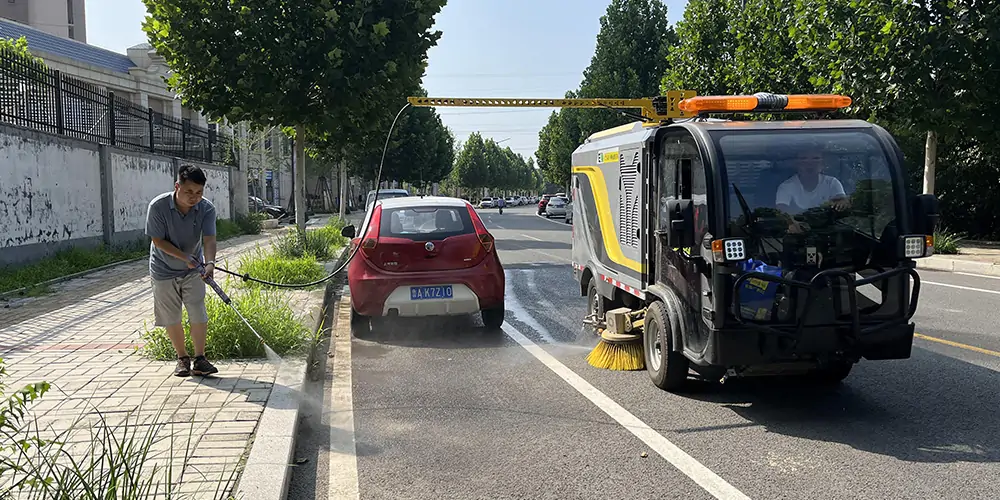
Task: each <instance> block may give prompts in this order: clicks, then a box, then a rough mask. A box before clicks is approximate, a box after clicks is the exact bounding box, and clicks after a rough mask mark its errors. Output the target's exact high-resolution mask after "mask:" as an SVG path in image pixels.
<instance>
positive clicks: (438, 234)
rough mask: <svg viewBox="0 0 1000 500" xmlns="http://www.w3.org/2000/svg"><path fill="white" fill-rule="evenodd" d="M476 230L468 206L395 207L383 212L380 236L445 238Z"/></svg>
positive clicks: (419, 239)
mask: <svg viewBox="0 0 1000 500" xmlns="http://www.w3.org/2000/svg"><path fill="white" fill-rule="evenodd" d="M475 232H476V230H475V227H474V226H473V225H472V218H471V217H470V216H469V211H468V209H466V208H465V207H440V206H426V207H405V208H394V209H391V210H384V211H383V212H382V220H381V223H380V224H379V236H385V237H389V238H406V239H410V240H413V241H430V240H442V239H445V238H449V237H451V236H458V235H460V234H470V233H475Z"/></svg>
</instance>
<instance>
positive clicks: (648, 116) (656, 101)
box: [406, 90, 697, 122]
mask: <svg viewBox="0 0 1000 500" xmlns="http://www.w3.org/2000/svg"><path fill="white" fill-rule="evenodd" d="M695 95H696V93H695V92H694V91H692V90H671V91H669V92H667V95H665V96H659V97H652V98H649V97H644V98H638V99H603V98H598V99H582V98H563V99H528V98H504V97H483V98H480V97H407V98H406V100H407V101H409V102H410V104H411V105H413V106H423V107H432V106H433V107H437V106H456V107H487V108H608V109H634V110H638V111H639V113H638V114H639V115H641V116H642V118H644V119H645V120H647V121H652V122H665V121H669V120H672V119H675V118H690V117H693V116H696V115H697V113H689V112H686V111H681V109H680V108H679V107H678V104H679V103H680V102H681V101H682V100H684V99H688V98H691V97H695Z"/></svg>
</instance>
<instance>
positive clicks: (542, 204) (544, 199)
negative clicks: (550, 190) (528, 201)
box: [538, 194, 552, 215]
mask: <svg viewBox="0 0 1000 500" xmlns="http://www.w3.org/2000/svg"><path fill="white" fill-rule="evenodd" d="M549 198H552V195H551V194H543V195H542V199H540V200H538V215H543V214H544V213H545V205H547V204H548V203H549Z"/></svg>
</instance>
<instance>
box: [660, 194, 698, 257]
mask: <svg viewBox="0 0 1000 500" xmlns="http://www.w3.org/2000/svg"><path fill="white" fill-rule="evenodd" d="M667 216H668V217H669V225H668V226H667V230H666V231H664V232H663V233H661V235H660V236H661V238H662V237H663V236H666V239H667V246H669V247H670V248H689V247H692V246H694V204H693V203H692V201H691V200H670V201H668V202H667Z"/></svg>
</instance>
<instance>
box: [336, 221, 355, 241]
mask: <svg viewBox="0 0 1000 500" xmlns="http://www.w3.org/2000/svg"><path fill="white" fill-rule="evenodd" d="M357 233H358V230H357V229H356V228H355V227H354V224H348V225H346V226H344V228H343V229H341V230H340V235H341V236H343V237H344V238H348V239H352V238H354V237H355V236H356V235H357Z"/></svg>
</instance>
